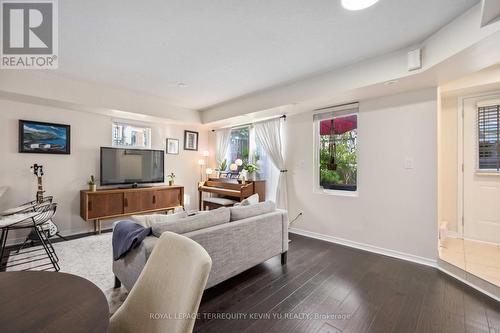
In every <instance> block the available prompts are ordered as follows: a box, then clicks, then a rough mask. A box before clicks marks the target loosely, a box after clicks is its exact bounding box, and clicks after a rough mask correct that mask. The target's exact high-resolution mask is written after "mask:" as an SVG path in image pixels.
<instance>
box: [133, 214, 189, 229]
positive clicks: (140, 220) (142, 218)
mask: <svg viewBox="0 0 500 333" xmlns="http://www.w3.org/2000/svg"><path fill="white" fill-rule="evenodd" d="M187 216H188V213H187V212H179V213H175V214H168V215H167V214H148V215H132V216H131V217H130V218H131V219H132V221H134V222H135V223H137V224H140V225H142V226H143V227H144V228H149V227H151V226H152V225H153V223H159V222H171V221H176V220H178V219H180V218H185V217H187Z"/></svg>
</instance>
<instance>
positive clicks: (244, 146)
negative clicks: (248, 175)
mask: <svg viewBox="0 0 500 333" xmlns="http://www.w3.org/2000/svg"><path fill="white" fill-rule="evenodd" d="M237 159H241V160H242V162H243V165H242V166H240V167H239V169H238V170H239V171H240V172H242V171H243V170H244V167H245V165H247V164H253V165H255V166H256V167H257V168H258V169H257V171H256V176H257V179H262V180H265V181H266V188H272V185H273V184H275V183H276V182H277V179H278V175H279V171H278V170H277V169H276V168H275V167H274V165H273V164H272V163H271V162H270V161H269V159H268V156H267V155H266V153H265V151H264V149H262V147H261V146H260V145H259V144H258V142H257V140H256V139H255V133H254V129H253V126H252V125H248V126H242V127H235V128H232V130H231V137H230V141H229V148H228V151H227V154H226V160H227V170H226V171H228V170H229V166H230V165H231V164H232V163H234V162H235V161H236V160H237ZM243 173H245V172H244V171H243ZM266 192H267V193H266V198H267V199H269V200H274V199H275V198H274V196H275V195H274V194H273V193H274V191H266Z"/></svg>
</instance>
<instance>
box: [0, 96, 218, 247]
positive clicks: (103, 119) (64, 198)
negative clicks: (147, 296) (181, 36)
mask: <svg viewBox="0 0 500 333" xmlns="http://www.w3.org/2000/svg"><path fill="white" fill-rule="evenodd" d="M19 119H26V120H36V121H45V122H54V123H62V124H69V125H71V155H46V154H20V153H18V120H19ZM111 122H112V118H110V117H108V116H103V115H97V114H94V113H90V112H82V111H73V110H64V109H59V108H52V107H46V106H40V105H34V104H26V103H19V102H12V101H7V100H0V157H1V161H0V186H8V187H9V190H8V192H7V193H6V194H5V195H4V196H3V197H1V198H0V210H3V209H6V208H8V207H11V206H14V205H17V204H20V203H23V202H26V201H29V200H33V199H34V195H35V192H36V177H35V176H34V175H33V173H32V170H30V166H31V165H32V164H33V163H38V164H42V165H43V166H44V172H45V176H44V189H45V190H46V193H45V194H46V195H53V196H55V200H56V201H57V202H58V204H59V205H58V213H57V216H56V219H55V222H56V223H57V225H58V226H59V228H60V229H61V232H62V234H63V235H69V234H75V233H81V232H88V231H92V230H93V226H92V224H91V223H88V222H85V221H83V220H82V219H81V218H80V215H79V210H80V201H79V200H80V190H81V189H85V188H86V187H87V185H86V181H87V179H88V177H89V175H91V174H95V175H96V176H97V177H98V175H99V147H101V146H110V145H111ZM149 125H150V126H151V127H152V148H153V149H165V145H166V143H165V141H166V140H165V139H166V138H167V137H170V138H177V139H179V140H180V154H179V155H166V158H165V173H166V174H168V173H170V172H174V173H175V174H176V175H177V178H176V183H177V184H180V185H184V186H185V193H186V195H187V197H186V199H187V200H186V206H187V208H188V209H196V207H197V197H198V196H197V181H198V180H199V166H198V164H197V161H198V159H199V158H200V157H201V153H202V151H203V150H204V149H206V147H207V145H208V139H207V136H208V131H207V130H206V129H205V128H204V127H202V126H200V125H192V126H188V125H186V126H179V125H169V124H166V125H165V124H149ZM185 129H188V130H195V131H196V130H197V131H199V132H200V141H199V151H198V152H192V151H184V150H183V133H184V130H185ZM111 223H112V222H111V221H105V222H103V228H107V227H109V226H110V225H111ZM19 237H21V235H20V234H17V235H14V236H12V239H10V238H9V239H10V241H11V242H12V241H14V240H15V239H17V238H19Z"/></svg>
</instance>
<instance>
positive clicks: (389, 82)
mask: <svg viewBox="0 0 500 333" xmlns="http://www.w3.org/2000/svg"><path fill="white" fill-rule="evenodd" d="M396 83H398V80H390V81H387V82H384V85H386V86H390V85H392V84H396Z"/></svg>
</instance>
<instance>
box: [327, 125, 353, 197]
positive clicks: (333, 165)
mask: <svg viewBox="0 0 500 333" xmlns="http://www.w3.org/2000/svg"><path fill="white" fill-rule="evenodd" d="M332 147H335V148H332ZM356 175H357V163H356V130H353V131H349V132H346V133H343V134H336V135H321V136H320V186H321V187H323V188H325V189H344V190H352V191H355V190H356Z"/></svg>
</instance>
